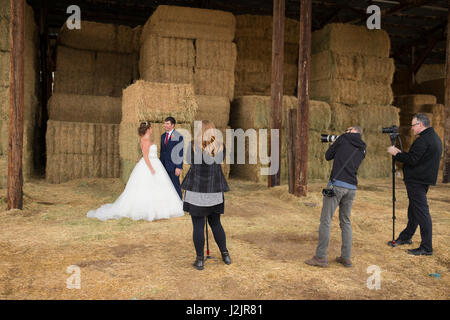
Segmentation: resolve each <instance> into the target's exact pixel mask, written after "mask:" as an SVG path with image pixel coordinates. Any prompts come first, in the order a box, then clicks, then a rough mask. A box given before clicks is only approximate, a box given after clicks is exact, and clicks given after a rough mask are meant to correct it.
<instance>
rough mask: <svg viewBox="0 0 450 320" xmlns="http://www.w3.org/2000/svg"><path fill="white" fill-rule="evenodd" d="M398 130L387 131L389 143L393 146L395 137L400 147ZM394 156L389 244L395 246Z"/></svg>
mask: <svg viewBox="0 0 450 320" xmlns="http://www.w3.org/2000/svg"><path fill="white" fill-rule="evenodd" d="M399 136H400V135H399V133H398V132H392V133H389V138H390V139H391V144H392V145H393V146H395V143H396V141H397V139H398V140H399V142H400V149H403V148H402V141H401V140H400V138H399ZM395 201H396V199H395V158H394V156H392V242H390V243H389V245H390V246H392V247H395V246H397V244H396V243H395V219H396V218H395Z"/></svg>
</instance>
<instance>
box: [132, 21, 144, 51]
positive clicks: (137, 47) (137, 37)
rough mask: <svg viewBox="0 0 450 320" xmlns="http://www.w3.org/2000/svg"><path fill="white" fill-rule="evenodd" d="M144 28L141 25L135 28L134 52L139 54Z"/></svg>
mask: <svg viewBox="0 0 450 320" xmlns="http://www.w3.org/2000/svg"><path fill="white" fill-rule="evenodd" d="M143 27H144V26H142V25H139V26H137V27H135V28H133V51H135V52H139V50H140V48H141V44H140V42H141V35H142V28H143Z"/></svg>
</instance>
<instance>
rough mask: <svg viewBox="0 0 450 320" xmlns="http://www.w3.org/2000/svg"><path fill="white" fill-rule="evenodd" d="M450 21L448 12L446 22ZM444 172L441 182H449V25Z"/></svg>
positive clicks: (448, 32) (446, 54)
mask: <svg viewBox="0 0 450 320" xmlns="http://www.w3.org/2000/svg"><path fill="white" fill-rule="evenodd" d="M447 21H450V10H449V14H448V20H447ZM444 117H445V121H444V141H443V145H444V170H443V177H442V182H444V183H449V182H450V23H447V51H446V52H445V108H444Z"/></svg>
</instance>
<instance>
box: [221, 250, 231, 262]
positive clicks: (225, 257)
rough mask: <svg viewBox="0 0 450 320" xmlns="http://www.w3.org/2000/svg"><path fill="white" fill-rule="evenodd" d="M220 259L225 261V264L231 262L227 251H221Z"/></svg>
mask: <svg viewBox="0 0 450 320" xmlns="http://www.w3.org/2000/svg"><path fill="white" fill-rule="evenodd" d="M222 260H223V262H225V264H231V258H230V254H229V253H228V251H225V252H222Z"/></svg>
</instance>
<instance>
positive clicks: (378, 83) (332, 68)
mask: <svg viewBox="0 0 450 320" xmlns="http://www.w3.org/2000/svg"><path fill="white" fill-rule="evenodd" d="M389 51H390V40H389V36H388V34H387V33H386V32H385V31H384V30H368V29H367V28H365V27H361V26H355V25H350V24H329V25H326V26H325V27H324V28H323V29H321V30H319V31H316V32H314V33H313V34H312V37H311V89H310V95H311V99H315V100H321V101H326V102H328V103H329V104H330V108H331V117H332V118H331V126H330V130H332V131H334V132H333V133H337V134H339V133H342V132H343V131H344V130H345V129H346V127H348V126H350V125H360V126H361V127H362V128H363V130H364V135H363V139H365V141H366V142H367V156H366V159H365V160H364V162H363V164H362V165H361V169H360V170H359V172H358V175H359V176H360V177H367V178H369V177H370V178H376V177H386V176H389V175H390V174H391V169H390V168H391V163H390V162H389V155H388V154H387V152H386V147H387V146H388V145H389V144H390V141H389V139H388V137H386V135H383V134H381V128H382V127H388V126H391V125H398V112H397V109H396V108H395V107H393V106H391V104H392V101H393V94H392V89H391V84H392V80H393V74H394V69H395V67H394V61H393V59H391V58H389ZM359 115H363V116H362V117H360V116H359Z"/></svg>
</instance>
